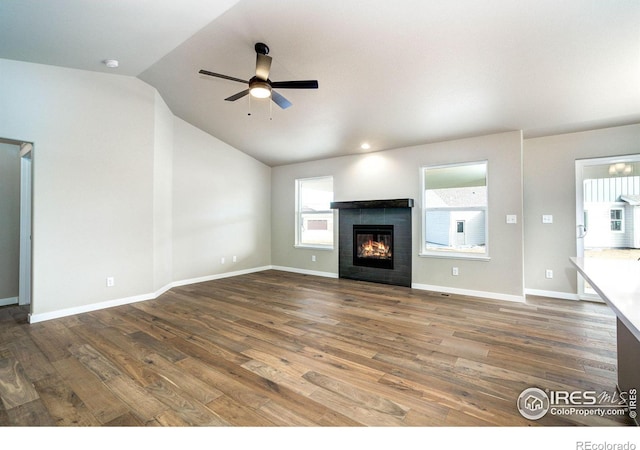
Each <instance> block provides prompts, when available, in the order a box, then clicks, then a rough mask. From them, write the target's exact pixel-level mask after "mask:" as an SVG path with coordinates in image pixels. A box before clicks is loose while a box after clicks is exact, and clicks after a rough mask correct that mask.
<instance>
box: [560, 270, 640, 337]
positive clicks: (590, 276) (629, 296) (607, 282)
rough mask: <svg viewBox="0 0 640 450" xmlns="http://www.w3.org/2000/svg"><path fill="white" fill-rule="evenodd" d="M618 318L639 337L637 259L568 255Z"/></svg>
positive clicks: (638, 277)
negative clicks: (571, 256)
mask: <svg viewBox="0 0 640 450" xmlns="http://www.w3.org/2000/svg"><path fill="white" fill-rule="evenodd" d="M570 259H571V262H572V263H573V265H575V266H576V268H577V269H578V272H580V274H581V275H582V276H583V277H584V278H585V279H586V280H587V281H588V282H589V284H591V287H593V289H594V290H595V291H596V292H597V293H598V294H599V295H600V297H601V298H602V300H604V301H605V302H606V303H607V304H608V305H609V306H610V307H611V309H613V311H614V312H615V313H616V315H617V316H618V318H619V319H620V321H622V323H624V325H625V326H626V327H627V328H628V329H629V331H630V332H631V333H632V334H633V335H634V336H635V337H636V339H638V340H640V261H636V260H635V259H601V258H575V257H574V258H570Z"/></svg>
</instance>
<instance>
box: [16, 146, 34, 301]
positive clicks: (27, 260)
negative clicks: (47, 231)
mask: <svg viewBox="0 0 640 450" xmlns="http://www.w3.org/2000/svg"><path fill="white" fill-rule="evenodd" d="M32 152H33V145H32V144H29V143H23V144H22V145H21V146H20V281H19V291H18V304H19V305H30V304H31V266H32V264H31V229H32V228H31V222H32V220H31V211H32V199H33V195H32V186H33V184H32V167H31V166H32Z"/></svg>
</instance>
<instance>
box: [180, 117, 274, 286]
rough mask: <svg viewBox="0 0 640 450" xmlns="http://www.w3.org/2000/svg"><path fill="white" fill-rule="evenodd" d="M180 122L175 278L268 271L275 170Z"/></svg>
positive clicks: (184, 278) (196, 277)
mask: <svg viewBox="0 0 640 450" xmlns="http://www.w3.org/2000/svg"><path fill="white" fill-rule="evenodd" d="M174 123H175V128H174V130H175V131H174V133H175V141H174V154H173V161H174V163H173V279H174V280H175V281H184V280H192V279H198V278H201V277H207V276H209V275H212V274H219V273H224V272H229V271H233V272H235V271H243V270H247V269H252V268H257V267H263V266H268V265H269V264H270V262H271V258H270V253H271V221H270V217H271V189H270V178H271V169H270V168H269V167H268V166H266V165H264V164H262V163H259V162H258V161H256V160H255V159H253V158H251V157H249V156H247V155H245V154H244V153H241V152H239V151H237V150H236V149H234V148H233V147H231V146H229V145H227V144H225V143H223V142H222V141H220V140H218V139H216V138H214V137H212V136H211V135H209V134H207V133H205V132H203V131H201V130H199V129H198V128H196V127H194V126H192V125H190V124H188V123H187V122H185V121H183V120H181V119H178V118H175V121H174ZM233 256H236V258H237V261H236V262H235V263H234V262H233ZM223 257H224V258H225V263H224V264H222V263H221V260H222V258H223Z"/></svg>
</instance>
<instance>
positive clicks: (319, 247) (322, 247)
mask: <svg viewBox="0 0 640 450" xmlns="http://www.w3.org/2000/svg"><path fill="white" fill-rule="evenodd" d="M293 247H294V248H308V249H313V250H334V247H333V245H311V244H296V245H294V246H293Z"/></svg>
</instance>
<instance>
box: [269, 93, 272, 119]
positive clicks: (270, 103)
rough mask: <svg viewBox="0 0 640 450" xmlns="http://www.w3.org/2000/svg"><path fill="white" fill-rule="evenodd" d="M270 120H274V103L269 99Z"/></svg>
mask: <svg viewBox="0 0 640 450" xmlns="http://www.w3.org/2000/svg"><path fill="white" fill-rule="evenodd" d="M269 120H273V102H272V101H271V98H269Z"/></svg>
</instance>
